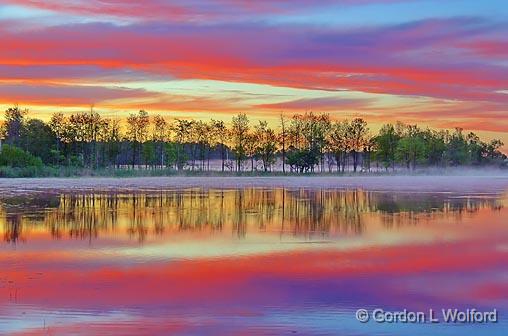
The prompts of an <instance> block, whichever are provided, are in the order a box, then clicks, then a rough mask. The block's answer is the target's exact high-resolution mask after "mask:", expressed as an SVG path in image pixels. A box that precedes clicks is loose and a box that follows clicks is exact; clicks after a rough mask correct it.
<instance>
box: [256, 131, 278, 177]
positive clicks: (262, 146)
mask: <svg viewBox="0 0 508 336" xmlns="http://www.w3.org/2000/svg"><path fill="white" fill-rule="evenodd" d="M254 132H255V136H254V138H255V140H256V144H257V145H256V156H257V157H259V158H260V159H261V162H262V163H263V170H264V171H265V172H266V171H268V168H270V167H271V165H272V164H274V163H275V152H276V150H277V136H276V135H275V131H274V130H273V129H271V128H269V127H268V123H267V122H266V121H260V122H259V124H258V125H256V126H255V128H254Z"/></svg>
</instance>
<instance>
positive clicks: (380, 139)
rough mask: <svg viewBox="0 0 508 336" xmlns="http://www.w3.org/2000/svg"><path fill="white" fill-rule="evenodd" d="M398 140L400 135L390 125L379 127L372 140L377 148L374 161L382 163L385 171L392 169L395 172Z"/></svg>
mask: <svg viewBox="0 0 508 336" xmlns="http://www.w3.org/2000/svg"><path fill="white" fill-rule="evenodd" d="M400 138H401V135H400V134H399V132H397V131H396V128H395V126H394V125H392V124H386V125H384V126H383V127H381V130H380V131H379V134H378V135H377V136H376V137H375V138H374V141H375V142H376V148H377V151H376V159H377V160H378V161H380V162H381V163H383V165H384V167H385V168H386V169H388V168H389V167H392V169H393V170H395V154H396V151H397V146H398V144H399V141H400Z"/></svg>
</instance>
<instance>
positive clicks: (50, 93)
mask: <svg viewBox="0 0 508 336" xmlns="http://www.w3.org/2000/svg"><path fill="white" fill-rule="evenodd" d="M147 97H154V93H151V92H147V91H145V90H142V89H126V88H121V87H115V88H106V87H101V86H82V85H49V84H43V85H34V84H27V83H17V84H2V83H0V102H2V103H6V104H15V103H19V104H23V105H26V104H30V105H55V106H59V105H62V106H77V105H91V104H96V103H101V102H106V101H110V100H116V99H133V98H147Z"/></svg>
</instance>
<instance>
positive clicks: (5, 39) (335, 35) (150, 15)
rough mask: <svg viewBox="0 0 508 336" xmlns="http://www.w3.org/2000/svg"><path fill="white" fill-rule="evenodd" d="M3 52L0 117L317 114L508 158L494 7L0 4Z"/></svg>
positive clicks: (233, 1) (504, 51)
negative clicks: (428, 130) (454, 133)
mask: <svg viewBox="0 0 508 336" xmlns="http://www.w3.org/2000/svg"><path fill="white" fill-rule="evenodd" d="M0 46H1V47H2V48H1V51H0V108H1V109H2V110H4V109H6V108H7V107H9V106H12V105H13V104H19V105H20V107H26V108H29V110H30V116H32V117H38V118H41V119H48V117H49V116H50V115H51V114H52V113H53V112H60V111H61V112H69V113H71V112H76V111H83V110H86V109H88V108H89V106H90V105H91V104H94V106H95V108H96V110H97V111H99V112H101V113H102V114H103V115H105V116H111V117H113V116H116V117H119V118H121V117H125V116H126V115H128V113H131V112H135V111H137V110H139V109H145V110H147V111H149V112H150V113H152V114H155V113H160V114H162V115H165V116H167V117H174V118H176V117H191V118H203V119H208V118H211V117H213V118H216V119H217V118H222V119H227V120H229V119H230V118H231V116H232V115H233V114H236V113H238V112H245V113H247V114H248V115H249V116H251V118H253V119H256V118H262V119H271V120H272V121H275V120H276V118H277V117H278V115H279V114H280V113H281V112H284V113H285V114H287V115H291V114H293V113H297V112H305V111H307V110H313V111H315V112H327V113H330V115H331V116H332V118H337V119H340V118H344V117H349V118H351V117H355V116H360V117H363V118H365V119H366V120H367V121H369V122H370V123H371V124H372V128H376V127H377V126H379V125H380V124H382V123H384V122H389V121H395V120H401V121H404V122H412V123H414V122H417V123H419V124H421V125H428V126H433V127H439V128H450V127H454V126H460V127H463V128H465V129H468V130H474V131H477V132H478V133H479V134H480V135H482V136H483V137H485V138H493V137H495V138H501V139H502V140H503V141H504V142H505V144H508V5H507V4H506V1H504V0H486V1H476V0H448V1H443V0H439V1H438V0H414V1H408V0H335V1H332V0H322V1H311V0H293V1H282V0H273V1H264V0H258V1H247V0H209V1H205V0H188V1H164V0H145V1H121V0H69V1H57V0H40V1H39V0H0ZM507 148H508V147H507V146H506V145H505V147H504V149H505V151H506V149H507Z"/></svg>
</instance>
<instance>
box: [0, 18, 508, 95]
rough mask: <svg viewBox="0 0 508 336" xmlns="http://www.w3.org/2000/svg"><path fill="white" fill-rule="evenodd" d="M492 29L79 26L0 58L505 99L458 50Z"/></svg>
mask: <svg viewBox="0 0 508 336" xmlns="http://www.w3.org/2000/svg"><path fill="white" fill-rule="evenodd" d="M495 29H499V27H498V26H497V25H494V26H492V25H489V24H487V23H485V22H484V21H481V20H472V19H453V20H426V21H422V22H416V23H412V24H404V25H396V26H389V27H384V28H376V29H357V30H347V31H344V30H334V29H332V30H330V29H308V28H306V29H302V28H299V27H267V26H256V25H250V24H233V25H219V26H214V27H202V26H195V25H185V24H183V25H181V24H177V25H173V24H144V25H131V26H128V27H118V26H114V25H110V24H82V25H73V26H61V27H52V28H46V29H42V30H37V31H29V32H9V31H4V32H2V35H1V37H0V42H1V43H2V44H3V45H9V46H10V48H7V49H6V50H4V51H3V53H2V54H0V64H3V65H4V67H5V66H18V67H20V66H32V67H34V66H38V67H42V66H48V67H50V66H52V67H57V66H60V67H62V69H63V68H64V67H75V68H76V71H77V72H80V71H82V69H83V67H94V68H95V69H103V71H104V72H105V73H107V72H114V71H116V72H122V71H124V72H137V73H143V74H149V75H147V76H158V77H161V76H166V78H174V77H176V78H183V79H190V78H192V79H214V80H222V81H230V82H250V83H261V84H270V85H276V86H288V87H296V88H311V89H318V90H344V89H346V90H355V91H362V92H368V93H387V94H394V95H409V96H426V97H435V98H442V99H453V100H471V101H498V102H507V101H508V96H507V95H505V94H502V93H499V91H500V90H503V89H506V88H507V87H508V69H507V68H506V67H502V66H498V65H495V64H493V63H492V62H491V61H492V60H491V59H490V58H488V57H485V56H484V55H479V54H476V55H475V56H474V57H473V56H471V55H470V53H468V55H464V57H463V58H461V57H460V55H457V53H458V52H460V50H461V49H460V48H456V47H454V45H456V44H457V43H458V41H467V40H468V39H469V38H471V37H474V36H477V35H482V34H487V33H489V32H491V31H492V30H495ZM447 46H450V47H447ZM433 52H434V53H435V54H433ZM466 56H467V57H466ZM76 75H77V76H78V74H76ZM85 77H86V75H85Z"/></svg>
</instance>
